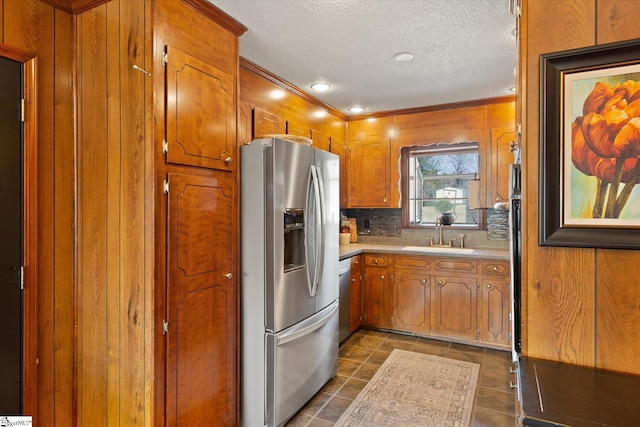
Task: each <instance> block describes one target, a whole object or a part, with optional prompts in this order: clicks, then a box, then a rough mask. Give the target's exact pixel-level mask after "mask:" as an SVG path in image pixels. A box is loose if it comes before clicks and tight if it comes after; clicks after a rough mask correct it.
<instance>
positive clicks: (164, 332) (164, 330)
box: [162, 320, 169, 335]
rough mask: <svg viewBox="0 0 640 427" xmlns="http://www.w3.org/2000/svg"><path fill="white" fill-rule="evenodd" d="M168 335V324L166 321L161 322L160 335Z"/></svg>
mask: <svg viewBox="0 0 640 427" xmlns="http://www.w3.org/2000/svg"><path fill="white" fill-rule="evenodd" d="M168 333H169V322H167V321H166V320H163V321H162V335H167V334H168Z"/></svg>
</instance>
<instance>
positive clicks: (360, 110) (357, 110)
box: [349, 107, 364, 113]
mask: <svg viewBox="0 0 640 427" xmlns="http://www.w3.org/2000/svg"><path fill="white" fill-rule="evenodd" d="M349 111H351V112H352V113H362V112H363V111H364V107H351V108H349Z"/></svg>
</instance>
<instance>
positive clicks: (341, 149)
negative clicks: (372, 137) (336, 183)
mask: <svg viewBox="0 0 640 427" xmlns="http://www.w3.org/2000/svg"><path fill="white" fill-rule="evenodd" d="M329 151H331V152H332V153H334V154H337V155H338V157H339V158H340V207H341V208H345V207H347V206H348V197H347V196H348V190H347V189H348V187H347V176H348V170H349V169H348V168H349V165H348V163H347V144H346V143H345V141H344V138H340V137H337V136H331V141H330V149H329Z"/></svg>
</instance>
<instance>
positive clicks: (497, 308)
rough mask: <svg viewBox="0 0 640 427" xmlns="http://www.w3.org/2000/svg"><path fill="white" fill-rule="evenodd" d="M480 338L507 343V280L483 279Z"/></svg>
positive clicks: (491, 341)
mask: <svg viewBox="0 0 640 427" xmlns="http://www.w3.org/2000/svg"><path fill="white" fill-rule="evenodd" d="M480 288H481V290H482V292H481V293H482V297H481V300H482V302H481V304H482V317H481V322H480V338H481V339H482V341H484V342H489V343H494V344H502V345H509V311H510V308H511V302H510V295H509V280H505V279H499V278H496V279H493V278H492V279H483V280H482V285H481V286H480Z"/></svg>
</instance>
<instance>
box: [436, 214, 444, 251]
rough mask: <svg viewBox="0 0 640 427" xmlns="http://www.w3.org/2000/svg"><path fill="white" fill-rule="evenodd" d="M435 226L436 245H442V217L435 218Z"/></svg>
mask: <svg viewBox="0 0 640 427" xmlns="http://www.w3.org/2000/svg"><path fill="white" fill-rule="evenodd" d="M436 228H439V229H440V230H439V232H438V243H437V245H438V246H442V245H443V244H444V243H443V241H442V218H440V217H438V218H437V219H436Z"/></svg>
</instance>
